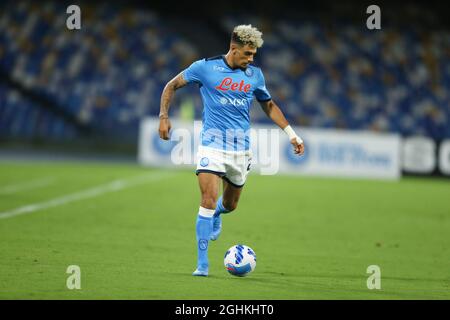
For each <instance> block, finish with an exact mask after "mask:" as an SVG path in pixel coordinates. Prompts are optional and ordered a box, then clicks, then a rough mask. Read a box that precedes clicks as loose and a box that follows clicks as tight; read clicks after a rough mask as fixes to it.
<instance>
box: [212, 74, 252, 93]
mask: <svg viewBox="0 0 450 320" xmlns="http://www.w3.org/2000/svg"><path fill="white" fill-rule="evenodd" d="M251 87H252V86H251V85H250V84H245V82H244V80H241V81H240V82H233V79H231V78H229V77H227V78H224V79H223V80H222V82H221V83H220V84H219V85H218V86H216V87H215V88H216V89H217V90H220V91H228V90H231V91H241V92H242V91H244V92H245V93H247V92H249V91H250V88H251Z"/></svg>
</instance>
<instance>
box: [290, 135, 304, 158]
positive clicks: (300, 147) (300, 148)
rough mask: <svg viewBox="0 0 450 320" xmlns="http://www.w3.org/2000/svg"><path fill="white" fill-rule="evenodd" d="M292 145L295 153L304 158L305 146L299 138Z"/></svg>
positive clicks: (294, 139) (292, 141) (293, 140)
mask: <svg viewBox="0 0 450 320" xmlns="http://www.w3.org/2000/svg"><path fill="white" fill-rule="evenodd" d="M291 144H292V145H293V146H294V153H295V154H298V155H299V156H302V155H303V154H304V153H305V145H304V143H303V142H302V141H301V140H300V139H299V138H293V139H292V140H291Z"/></svg>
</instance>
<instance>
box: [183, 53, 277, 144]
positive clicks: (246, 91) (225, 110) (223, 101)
mask: <svg viewBox="0 0 450 320" xmlns="http://www.w3.org/2000/svg"><path fill="white" fill-rule="evenodd" d="M183 77H184V79H185V80H186V81H187V82H188V83H197V84H198V85H199V87H200V94H201V96H202V101H203V117H202V118H203V119H202V120H203V127H202V131H201V137H200V141H201V145H202V146H209V147H212V148H215V149H222V150H227V151H242V150H249V149H250V106H251V105H252V101H253V97H256V99H257V100H258V101H260V102H262V101H269V100H271V99H272V98H271V96H270V93H269V91H268V90H267V88H266V85H265V80H264V75H263V73H262V71H261V69H260V68H258V67H256V66H253V65H249V66H248V67H247V68H246V69H241V68H235V69H233V68H231V67H230V66H229V65H228V63H227V61H226V60H225V56H217V57H213V58H208V59H202V60H198V61H196V62H194V63H192V64H191V65H190V66H189V67H188V68H187V69H185V70H184V71H183Z"/></svg>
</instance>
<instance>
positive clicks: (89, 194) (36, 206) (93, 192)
mask: <svg viewBox="0 0 450 320" xmlns="http://www.w3.org/2000/svg"><path fill="white" fill-rule="evenodd" d="M168 176H169V174H167V173H165V172H157V173H156V174H155V173H153V174H148V175H145V176H139V177H135V178H132V179H128V180H126V179H119V180H114V181H111V182H110V183H107V184H104V185H100V186H97V187H94V188H90V189H86V190H83V191H80V192H75V193H71V194H68V195H65V196H62V197H58V198H54V199H51V200H48V201H44V202H38V203H32V204H29V205H26V206H23V207H19V208H16V209H12V210H9V211H4V212H0V219H6V218H11V217H15V216H19V215H22V214H28V213H32V212H35V211H39V210H43V209H47V208H52V207H56V206H61V205H65V204H67V203H70V202H73V201H78V200H83V199H89V198H94V197H97V196H100V195H102V194H105V193H108V192H114V191H120V190H123V189H126V188H130V187H133V186H136V185H139V184H144V183H148V182H152V181H156V180H160V179H162V178H166V177H168Z"/></svg>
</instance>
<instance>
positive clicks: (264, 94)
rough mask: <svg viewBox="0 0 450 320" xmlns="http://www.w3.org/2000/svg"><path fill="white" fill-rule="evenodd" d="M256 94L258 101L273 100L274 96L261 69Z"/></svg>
mask: <svg viewBox="0 0 450 320" xmlns="http://www.w3.org/2000/svg"><path fill="white" fill-rule="evenodd" d="M254 95H255V97H256V100H258V102H266V101H269V100H272V96H271V95H270V93H269V90H267V88H266V80H265V79H264V75H263V73H262V71H261V70H259V80H258V86H257V87H256V89H255V91H254Z"/></svg>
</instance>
